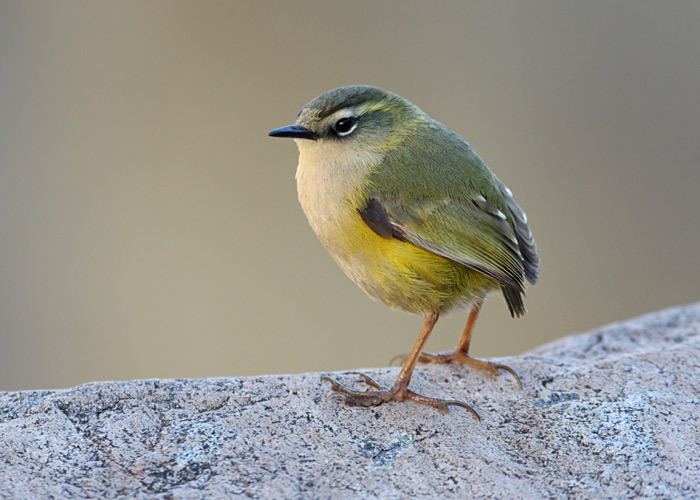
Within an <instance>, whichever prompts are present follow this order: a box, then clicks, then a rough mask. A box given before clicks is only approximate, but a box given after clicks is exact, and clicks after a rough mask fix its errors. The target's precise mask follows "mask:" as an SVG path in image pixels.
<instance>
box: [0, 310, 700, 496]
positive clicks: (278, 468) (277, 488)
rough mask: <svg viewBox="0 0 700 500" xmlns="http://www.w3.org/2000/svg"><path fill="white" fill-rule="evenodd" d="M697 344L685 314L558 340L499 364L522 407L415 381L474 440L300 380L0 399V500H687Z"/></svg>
mask: <svg viewBox="0 0 700 500" xmlns="http://www.w3.org/2000/svg"><path fill="white" fill-rule="evenodd" d="M699 333H700V304H697V305H693V306H688V307H681V308H676V309H671V310H667V311H663V312H660V313H656V314H652V315H649V316H646V317H642V318H639V319H636V320H632V321H629V322H625V323H618V324H613V325H610V326H607V327H604V328H602V329H600V330H597V331H594V332H591V333H588V334H584V335H577V336H572V337H568V338H565V339H563V340H561V341H558V342H555V343H552V344H549V345H545V346H543V347H540V348H539V349H536V350H534V351H532V352H530V353H528V354H525V355H523V356H519V357H514V358H509V359H506V360H504V361H505V362H506V363H507V364H509V365H511V366H512V367H514V368H515V369H516V370H517V371H518V372H519V373H520V374H521V375H522V377H523V381H524V383H525V389H524V390H522V391H519V390H517V389H516V387H515V384H514V383H513V381H512V379H510V378H509V377H508V376H505V375H502V376H501V377H499V378H498V379H490V378H486V377H484V376H482V375H481V374H478V373H472V372H470V371H469V370H468V369H465V368H459V367H450V366H434V365H432V366H422V367H419V368H418V370H417V372H416V375H415V377H414V381H413V383H412V387H414V388H415V389H417V390H419V391H421V392H423V393H426V394H431V395H439V396H446V397H455V398H458V399H462V400H464V401H467V402H470V403H472V404H474V406H475V407H476V408H477V409H478V411H479V412H480V414H481V416H482V418H483V421H482V422H477V421H476V420H475V419H474V418H473V417H472V416H471V415H470V414H469V413H467V412H466V411H463V410H461V409H459V408H456V409H453V410H452V411H451V412H450V413H449V414H441V413H438V412H437V411H435V410H433V409H431V408H428V407H422V406H417V405H415V404H409V403H403V404H402V403H390V404H386V405H383V406H380V407H376V408H371V409H364V408H353V407H348V406H345V405H343V404H341V403H340V402H339V401H338V400H335V399H333V398H329V397H328V395H329V389H328V386H327V385H326V384H322V383H320V382H319V374H315V373H311V374H305V375H293V376H264V377H252V378H229V379H208V380H147V381H133V382H105V383H93V384H86V385H83V386H80V387H77V388H74V389H68V390H62V391H26V392H11V393H0V497H15V498H28V497H50V496H54V497H117V496H127V497H145V496H160V497H166V496H175V497H184V498H187V497H199V496H213V497H235V496H241V497H243V496H246V497H266V498H278V497H318V498H331V497H333V498H336V497H338V498H343V497H367V496H381V497H414V496H430V497H472V496H476V497H500V498H509V497H552V496H557V497H562V496H574V497H628V496H629V497H631V496H635V497H638V496H644V497H676V498H678V497H693V496H695V497H697V496H698V494H699V493H700V492H699V489H698V485H700V458H699V456H700V454H699V453H698V450H700V426H699V425H698V424H699V422H700V420H699V419H698V413H700V412H699V411H698V409H699V408H698V403H699V402H700V395H699V394H700V376H699V375H698V374H699V373H700V371H699V368H700V349H699V347H700V335H699ZM396 372H397V368H382V369H377V370H368V372H367V373H370V374H372V375H374V376H376V377H377V378H378V379H380V380H383V381H386V382H389V383H390V382H391V381H392V380H393V378H394V376H395V375H396ZM337 376H338V377H340V378H341V379H343V380H344V381H346V382H347V383H355V382H356V376H355V375H351V374H343V373H338V374H337Z"/></svg>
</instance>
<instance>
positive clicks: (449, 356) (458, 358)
mask: <svg viewBox="0 0 700 500" xmlns="http://www.w3.org/2000/svg"><path fill="white" fill-rule="evenodd" d="M482 304H483V299H480V300H478V301H477V302H475V303H474V305H473V306H472V309H471V311H470V312H469V317H468V318H467V324H466V325H465V326H464V331H462V336H461V337H460V338H459V342H457V345H456V346H455V350H454V352H449V353H437V354H430V353H423V354H421V355H420V356H419V357H418V361H419V362H420V363H456V364H458V365H467V366H470V367H472V368H475V369H477V370H481V371H483V372H486V373H487V374H488V375H491V376H494V377H495V376H496V375H498V372H499V371H504V372H508V373H510V374H511V375H512V376H513V378H514V379H515V382H516V383H517V384H518V387H519V388H521V389H522V387H523V382H522V380H520V376H519V375H518V374H517V373H516V371H515V370H513V369H512V368H511V367H510V366H507V365H503V364H500V363H493V362H491V361H484V360H481V359H476V358H472V357H471V356H469V345H470V343H471V340H472V332H473V330H474V324H475V323H476V319H477V317H478V316H479V311H481V305H482Z"/></svg>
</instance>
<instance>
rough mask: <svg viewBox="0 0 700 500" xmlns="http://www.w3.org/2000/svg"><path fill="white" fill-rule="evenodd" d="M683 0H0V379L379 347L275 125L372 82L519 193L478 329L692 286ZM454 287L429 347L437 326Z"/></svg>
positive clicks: (296, 366)
mask: <svg viewBox="0 0 700 500" xmlns="http://www.w3.org/2000/svg"><path fill="white" fill-rule="evenodd" d="M698 26H700V3H699V2H697V1H689V2H651V1H650V2H639V1H636V0H630V1H626V2H624V1H617V2H606V1H601V2H559V1H552V2H522V1H519V0H516V1H512V2H493V1H484V2H470V3H465V2H454V3H448V2H440V3H433V2H415V3H414V2H404V1H400V2H374V1H368V2H354V1H353V2H325V1H324V2H304V1H300V0H295V1H293V2H292V1H290V2H278V3H262V2H245V3H243V2H240V3H239V2H233V1H231V2H194V1H192V2H141V1H137V2H122V1H118V2H91V1H85V2H48V1H47V2H26V1H21V2H20V1H17V2H8V1H2V2H0V234H1V235H2V239H1V242H0V389H16V388H31V387H56V386H66V385H71V384H77V383H80V382H85V381H89V380H95V379H124V378H140V377H192V376H197V377H203V376H218V375H239V374H253V373H277V372H297V371H307V370H329V369H343V368H353V367H360V366H377V365H383V364H385V363H386V361H387V360H388V359H389V358H390V357H391V356H392V355H393V354H395V353H398V352H402V351H405V350H406V349H408V348H409V347H410V345H411V344H412V342H413V339H414V336H415V332H416V331H417V328H418V326H419V321H418V319H417V318H415V317H412V316H409V315H405V314H400V313H393V312H390V311H389V310H387V309H385V308H384V306H381V305H379V304H375V303H373V302H370V301H369V300H368V299H367V298H365V296H364V295H363V294H362V293H361V292H360V291H359V290H358V289H356V288H355V286H354V285H352V284H351V283H350V282H349V281H348V280H347V279H346V278H345V277H344V276H343V275H342V273H341V272H340V271H339V270H338V269H337V268H336V267H335V265H334V264H333V262H332V261H331V259H330V258H329V257H328V256H327V255H326V254H325V252H324V250H323V249H322V248H321V246H320V245H319V244H318V242H317V241H316V239H315V237H314V236H313V234H312V232H311V230H310V229H309V228H308V226H307V224H306V221H305V219H304V216H303V214H302V212H301V209H300V208H299V207H298V204H297V201H296V192H295V184H294V170H295V166H296V159H297V154H296V149H295V147H294V145H293V144H292V143H291V142H285V141H281V140H273V139H268V138H267V137H266V135H265V134H266V132H267V131H268V130H270V129H271V128H274V127H277V126H280V125H285V124H287V123H289V122H291V121H293V120H294V117H295V116H296V112H297V110H298V109H299V108H300V107H301V106H302V105H303V104H304V103H305V102H306V101H307V100H309V99H311V98H312V97H314V96H315V95H317V94H318V93H320V92H321V91H323V90H325V89H328V88H330V87H334V86H337V85H341V84H348V83H372V84H377V85H380V86H383V87H386V88H388V89H391V90H394V91H396V92H398V93H400V94H402V95H404V96H406V97H407V98H409V99H411V100H412V101H414V102H415V103H416V104H418V105H419V106H421V107H422V108H423V109H425V110H426V111H428V112H429V113H430V114H432V115H433V116H435V117H436V118H438V119H440V120H441V121H443V122H444V123H446V124H448V125H449V126H450V127H452V128H454V129H455V130H457V131H458V132H459V133H460V134H462V135H463V136H464V137H466V138H468V139H469V141H470V142H471V143H472V144H473V145H474V146H475V148H476V150H477V151H478V152H479V153H480V154H481V155H482V156H483V157H484V158H485V159H486V160H487V161H488V162H489V164H490V165H491V167H492V168H493V169H494V170H495V171H496V172H497V174H498V175H499V176H500V177H501V178H502V179H504V180H505V181H506V182H507V183H508V184H509V185H510V186H511V188H512V189H513V191H515V193H516V195H517V196H518V198H519V200H520V201H521V202H522V204H523V205H524V206H525V207H526V209H527V211H528V213H529V215H530V219H531V221H532V227H533V229H534V231H535V234H536V236H537V241H538V242H539V245H540V247H541V252H542V261H543V272H542V280H541V284H540V285H539V286H537V287H536V288H534V289H531V293H530V294H529V297H528V299H529V300H528V302H527V305H528V308H529V311H530V312H529V314H528V316H527V317H526V318H525V319H523V320H520V321H515V320H511V319H510V318H509V316H508V313H507V311H506V308H505V305H504V304H503V302H502V299H500V298H498V297H495V296H494V297H493V298H492V299H491V300H490V301H489V302H488V303H487V306H486V308H485V311H484V315H483V318H482V321H481V322H480V324H479V325H478V326H479V328H478V331H477V334H476V338H475V344H474V349H475V351H476V352H477V353H479V354H481V355H488V356H492V355H506V354H514V353H518V352H521V351H523V350H525V349H527V348H530V347H533V346H535V345H536V344H539V343H541V342H544V341H548V340H552V339H555V338H557V337H559V336H562V335H565V334H569V333H572V332H576V331H582V330H586V329H589V328H592V327H595V326H597V325H600V324H602V323H606V322H609V321H613V320H617V319H623V318H626V317H629V316H631V315H635V314H638V313H642V312H645V311H650V310H653V309H657V308H661V307H665V306H668V305H672V304H676V303H681V302H690V301H695V300H698V299H699V298H700V293H699V292H700V265H698V251H699V250H700V222H698V216H700V196H699V195H698V189H699V188H700V30H698ZM464 316H465V314H453V315H451V316H450V317H448V318H446V319H445V320H444V321H442V323H441V324H440V325H439V327H438V330H437V332H436V334H435V336H434V338H433V339H432V342H431V345H430V347H432V348H434V349H446V348H448V347H449V346H451V345H452V344H453V342H454V341H455V339H456V337H457V335H458V332H459V330H460V329H461V327H462V323H463V320H464Z"/></svg>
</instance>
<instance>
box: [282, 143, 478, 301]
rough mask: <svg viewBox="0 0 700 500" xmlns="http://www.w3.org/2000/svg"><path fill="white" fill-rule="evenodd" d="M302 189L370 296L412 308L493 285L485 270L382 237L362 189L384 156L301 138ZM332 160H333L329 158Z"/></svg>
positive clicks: (310, 213)
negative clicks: (363, 213)
mask: <svg viewBox="0 0 700 500" xmlns="http://www.w3.org/2000/svg"><path fill="white" fill-rule="evenodd" d="M298 145H299V153H300V154H299V165H298V167H297V174H296V178H297V191H298V195H299V202H300V204H301V206H302V209H303V210H304V213H305V214H306V217H307V218H308V220H309V223H310V225H311V227H312V228H313V230H314V232H315V233H316V235H317V236H318V238H319V240H320V241H321V243H322V244H323V245H324V247H326V249H327V250H328V252H329V253H330V254H331V256H332V257H333V258H334V259H335V261H336V262H337V263H338V265H339V266H340V267H341V269H342V270H343V271H344V272H345V274H346V275H347V276H348V277H349V278H350V279H351V280H353V281H354V282H355V283H356V284H357V285H358V286H359V287H360V288H362V290H364V291H365V292H366V293H367V294H368V295H369V296H370V297H372V298H374V299H377V300H380V301H382V302H384V303H385V304H387V305H389V306H390V307H394V308H398V309H403V310H407V311H410V312H424V311H430V310H435V309H444V308H445V307H446V306H449V305H452V304H455V303H459V302H467V301H469V300H472V299H473V298H474V297H475V296H476V295H478V294H479V293H481V291H482V290H483V289H485V288H486V287H487V286H488V285H489V284H490V283H489V280H488V279H487V278H485V277H484V276H482V275H481V274H480V273H476V272H472V271H470V270H468V269H467V268H465V267H463V266H461V265H459V264H456V263H454V262H452V261H449V260H447V259H444V258H443V257H439V256H437V255H435V254H433V253H430V252H427V251H425V250H422V249H420V248H418V247H415V246H413V245H411V244H409V243H404V242H402V241H399V240H396V239H393V238H382V237H381V236H379V235H377V234H376V233H375V232H374V231H372V229H371V228H370V227H369V226H367V224H365V222H364V221H363V220H362V218H361V217H360V215H359V213H358V211H357V209H358V208H359V205H360V204H362V203H363V202H364V199H363V197H362V187H363V182H364V179H365V178H366V176H367V173H368V172H369V170H370V169H371V168H372V167H373V166H375V165H377V164H379V162H381V159H382V158H381V156H380V155H377V154H371V153H366V154H364V155H358V154H356V153H354V152H353V153H352V154H349V153H345V152H344V151H343V150H342V149H341V150H337V149H336V150H334V151H328V148H333V147H336V146H334V145H332V144H330V145H329V144H323V142H321V141H319V142H312V141H298ZM329 159H332V160H329Z"/></svg>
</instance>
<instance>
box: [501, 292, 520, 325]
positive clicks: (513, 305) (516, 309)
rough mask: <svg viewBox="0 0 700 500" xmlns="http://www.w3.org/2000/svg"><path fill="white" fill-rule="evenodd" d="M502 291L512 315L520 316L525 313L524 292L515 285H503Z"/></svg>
mask: <svg viewBox="0 0 700 500" xmlns="http://www.w3.org/2000/svg"><path fill="white" fill-rule="evenodd" d="M501 291H502V292H503V296H504V297H505V299H506V304H508V310H509V311H510V315H511V316H513V317H514V318H519V317H520V316H524V315H525V303H524V302H523V292H522V291H521V290H520V289H519V288H516V287H514V286H502V287H501Z"/></svg>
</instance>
